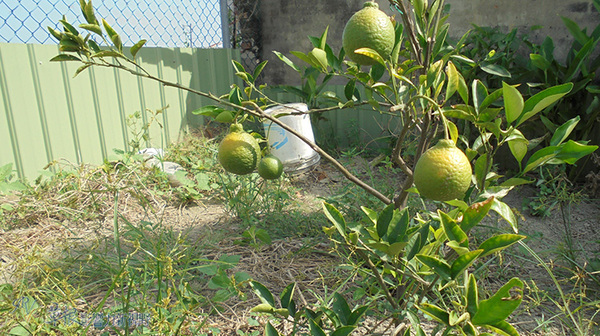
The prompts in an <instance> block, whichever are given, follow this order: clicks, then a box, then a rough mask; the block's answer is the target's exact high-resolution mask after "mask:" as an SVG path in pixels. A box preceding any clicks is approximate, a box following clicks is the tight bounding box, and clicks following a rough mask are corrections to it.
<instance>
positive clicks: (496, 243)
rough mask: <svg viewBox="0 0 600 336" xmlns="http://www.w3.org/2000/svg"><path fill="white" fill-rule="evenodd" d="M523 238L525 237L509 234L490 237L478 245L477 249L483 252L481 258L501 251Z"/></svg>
mask: <svg viewBox="0 0 600 336" xmlns="http://www.w3.org/2000/svg"><path fill="white" fill-rule="evenodd" d="M525 238H526V237H525V236H521V235H516V234H510V233H505V234H499V235H497V236H493V237H490V238H488V239H487V240H486V241H484V242H483V243H481V245H479V249H480V250H483V254H482V255H481V258H483V257H485V256H488V255H490V254H492V253H496V252H497V251H500V250H503V249H505V248H507V247H509V246H511V245H512V244H514V243H517V242H519V241H520V240H522V239H525Z"/></svg>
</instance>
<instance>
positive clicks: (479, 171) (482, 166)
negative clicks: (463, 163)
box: [473, 153, 489, 190]
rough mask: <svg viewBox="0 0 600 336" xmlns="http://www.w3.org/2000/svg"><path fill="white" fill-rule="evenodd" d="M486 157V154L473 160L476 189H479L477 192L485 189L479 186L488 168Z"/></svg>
mask: <svg viewBox="0 0 600 336" xmlns="http://www.w3.org/2000/svg"><path fill="white" fill-rule="evenodd" d="M487 157H488V153H484V154H482V155H481V156H479V157H478V158H477V160H475V165H474V167H473V170H474V171H475V182H476V183H477V188H479V190H484V189H485V186H483V185H481V183H482V181H484V178H485V177H486V176H487V173H488V168H489V167H488V166H487Z"/></svg>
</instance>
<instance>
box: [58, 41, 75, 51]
mask: <svg viewBox="0 0 600 336" xmlns="http://www.w3.org/2000/svg"><path fill="white" fill-rule="evenodd" d="M80 48H81V46H80V45H79V43H77V42H75V41H72V40H67V39H62V40H61V41H60V42H59V43H58V50H59V51H67V52H68V51H71V52H79V51H80Z"/></svg>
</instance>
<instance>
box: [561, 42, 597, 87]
mask: <svg viewBox="0 0 600 336" xmlns="http://www.w3.org/2000/svg"><path fill="white" fill-rule="evenodd" d="M598 41H600V39H590V40H589V41H588V42H587V43H586V44H584V45H583V47H581V49H580V50H579V51H577V53H576V54H575V57H573V60H572V61H571V63H570V65H569V68H567V71H566V72H565V74H564V76H565V77H564V78H563V79H562V80H563V81H565V82H567V81H571V80H573V78H574V77H575V76H576V75H577V74H578V73H579V72H580V70H581V71H582V72H583V71H587V70H586V69H585V67H584V63H585V61H586V60H587V59H589V56H590V54H591V53H592V52H594V49H595V48H596V45H597V44H598ZM582 67H583V69H582Z"/></svg>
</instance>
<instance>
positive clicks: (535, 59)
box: [529, 54, 551, 71]
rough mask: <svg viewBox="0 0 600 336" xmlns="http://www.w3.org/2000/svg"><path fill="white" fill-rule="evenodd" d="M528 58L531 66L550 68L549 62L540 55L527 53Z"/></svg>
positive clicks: (544, 69) (542, 68) (543, 69)
mask: <svg viewBox="0 0 600 336" xmlns="http://www.w3.org/2000/svg"><path fill="white" fill-rule="evenodd" d="M529 59H530V60H531V64H533V66H535V67H536V68H538V69H540V70H542V71H546V70H548V68H550V65H551V64H550V62H548V60H547V59H546V58H545V57H544V56H542V55H539V54H529Z"/></svg>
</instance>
